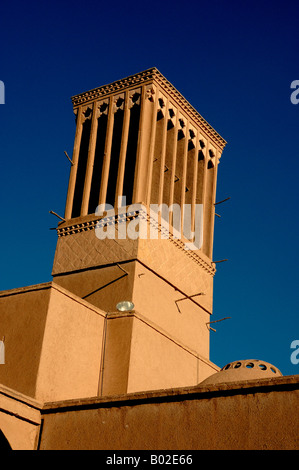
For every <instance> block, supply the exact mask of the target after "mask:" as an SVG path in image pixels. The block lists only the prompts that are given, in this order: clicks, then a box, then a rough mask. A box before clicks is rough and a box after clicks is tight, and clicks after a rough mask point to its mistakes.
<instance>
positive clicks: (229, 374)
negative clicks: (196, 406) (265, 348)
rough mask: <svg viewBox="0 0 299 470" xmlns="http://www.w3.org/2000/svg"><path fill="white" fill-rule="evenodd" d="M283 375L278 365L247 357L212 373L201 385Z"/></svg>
mask: <svg viewBox="0 0 299 470" xmlns="http://www.w3.org/2000/svg"><path fill="white" fill-rule="evenodd" d="M278 376H282V373H281V372H280V370H278V369H277V367H275V366H273V365H272V364H269V363H268V362H265V361H260V360H258V359H247V360H241V361H235V362H230V363H229V364H226V366H224V367H222V369H221V370H220V371H219V372H216V374H213V375H211V376H210V377H208V378H207V379H205V380H204V381H203V382H200V385H214V384H219V383H225V382H238V381H241V380H255V379H265V378H273V377H278Z"/></svg>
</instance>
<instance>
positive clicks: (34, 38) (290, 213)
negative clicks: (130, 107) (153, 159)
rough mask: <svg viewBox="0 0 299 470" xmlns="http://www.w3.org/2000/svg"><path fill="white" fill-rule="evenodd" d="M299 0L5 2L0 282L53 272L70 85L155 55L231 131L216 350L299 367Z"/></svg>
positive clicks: (222, 359)
mask: <svg viewBox="0 0 299 470" xmlns="http://www.w3.org/2000/svg"><path fill="white" fill-rule="evenodd" d="M298 16H299V4H298V1H287V2H285V1H281V0H280V1H276V2H273V1H250V2H248V1H242V2H240V1H234V0H226V1H225V0H222V1H220V0H217V1H215V0H214V1H213V0H210V1H209V2H206V1H201V0H196V1H193V0H192V1H189V2H178V1H176V0H175V1H162V0H160V1H159V2H157V1H156V0H152V1H150V2H102V1H91V0H85V1H78V0H73V1H65V0H60V1H55V0H54V1H53V0H52V1H51V2H50V1H39V2H37V1H36V2H34V1H28V2H25V1H12V2H2V4H1V7H0V39H1V42H0V80H2V81H3V82H4V83H5V87H6V104H5V105H0V152H1V185H0V197H1V232H0V240H1V248H0V250H1V268H2V269H1V278H0V289H1V290H4V289H11V288H14V287H21V286H26V285H30V284H37V283H40V282H46V281H49V280H51V268H52V262H53V256H54V251H55V246H56V232H55V231H51V230H49V228H50V227H54V226H56V224H57V219H56V218H55V217H54V216H52V215H50V214H49V210H53V211H55V212H57V213H58V214H61V215H63V213H64V206H65V197H66V189H67V183H68V176H69V163H68V161H67V159H66V157H65V155H64V153H63V152H64V150H66V151H67V152H68V153H69V154H70V155H71V153H72V146H73V138H74V130H75V127H74V116H73V112H72V106H71V101H70V97H71V96H72V95H75V94H77V93H81V92H83V91H87V90H89V89H92V88H95V87H97V86H100V85H103V84H106V83H110V82H111V81H114V80H117V79H119V78H123V77H126V76H128V75H131V74H134V73H137V72H140V71H142V70H145V69H147V68H150V67H154V66H155V67H157V68H158V69H159V70H160V72H161V73H162V74H163V75H165V76H166V78H167V79H168V80H169V81H170V82H172V83H173V85H174V86H175V87H176V88H177V89H178V90H179V91H180V92H181V93H182V94H183V95H184V96H185V97H186V99H187V100H188V101H189V102H191V104H192V105H193V106H194V107H195V108H196V109H197V110H198V112H199V113H200V114H201V115H202V116H203V117H204V118H205V119H206V120H207V121H208V122H209V123H210V124H211V125H212V126H213V127H214V128H215V129H216V130H217V131H218V132H219V133H220V134H221V135H222V136H223V137H224V138H225V139H226V140H227V142H228V145H227V147H226V148H225V150H224V153H223V156H222V159H221V163H220V166H219V177H218V189H217V200H221V199H224V198H226V197H228V196H230V197H231V200H230V201H229V202H226V203H224V204H222V205H221V206H218V207H217V212H218V213H220V215H221V216H222V217H221V219H220V218H216V221H215V245H214V246H215V249H214V259H215V260H219V259H223V258H228V261H227V262H225V263H221V264H218V269H217V273H216V276H215V289H214V315H213V320H217V319H220V318H223V317H226V316H230V317H232V318H231V319H230V320H226V321H224V322H221V323H217V324H216V325H215V327H216V329H217V332H216V333H214V332H212V333H211V360H212V361H214V362H215V363H216V364H218V365H219V366H223V365H225V364H226V363H227V362H229V361H232V360H237V359H247V358H253V359H254V358H257V359H263V360H265V361H268V362H271V363H273V364H274V365H276V366H277V367H278V368H280V369H281V371H282V373H283V374H285V375H290V374H297V373H298V372H299V365H293V364H292V363H291V361H290V355H291V352H292V350H291V349H290V344H291V342H292V341H293V340H295V339H299V328H298V327H299V322H298V228H299V222H298V212H297V206H298V170H299V162H298V157H299V155H298V154H299V146H298V133H299V104H298V105H293V104H292V103H291V101H290V94H291V89H290V84H291V82H292V81H293V80H299V67H298V65H299V62H298V51H299V34H298V31H299V28H298Z"/></svg>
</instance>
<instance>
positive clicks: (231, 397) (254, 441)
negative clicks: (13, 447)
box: [40, 376, 299, 450]
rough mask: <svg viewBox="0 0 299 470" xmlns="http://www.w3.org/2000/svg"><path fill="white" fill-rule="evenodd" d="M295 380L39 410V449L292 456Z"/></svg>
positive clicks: (298, 429) (298, 427) (296, 430)
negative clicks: (284, 452) (231, 451)
mask: <svg viewBox="0 0 299 470" xmlns="http://www.w3.org/2000/svg"><path fill="white" fill-rule="evenodd" d="M298 389H299V377H298V376H289V377H279V378H275V379H262V380H258V381H247V382H239V383H234V384H222V385H218V386H210V387H200V386H197V387H193V388H184V389H176V390H165V391H160V392H153V393H140V394H132V395H127V396H125V395H124V396H121V397H112V398H110V399H109V400H108V399H98V400H81V401H71V402H61V403H53V404H47V405H45V406H44V409H43V411H42V418H43V420H44V424H43V428H42V435H41V441H40V449H45V450H46V449H48V450H50V449H73V450H75V449H85V450H88V449H109V450H122V449H124V450H141V449H142V450H146V449H152V450H163V449H164V450H178V449H183V450H196V449H242V450H246V449H248V450H253V449H298V447H299V437H298V436H299V424H298V419H297V415H296V410H297V408H298V398H299V390H298Z"/></svg>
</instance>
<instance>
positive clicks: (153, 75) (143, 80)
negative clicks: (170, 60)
mask: <svg viewBox="0 0 299 470" xmlns="http://www.w3.org/2000/svg"><path fill="white" fill-rule="evenodd" d="M150 83H156V84H157V85H158V86H159V87H160V88H161V89H162V90H163V91H164V92H165V93H167V94H168V95H169V96H170V97H171V99H172V100H173V101H174V102H175V103H176V104H177V105H178V106H179V107H180V108H181V109H182V110H183V111H185V112H186V114H187V115H188V116H189V117H190V118H191V119H192V120H193V121H194V123H195V124H197V125H198V126H199V127H201V128H202V129H203V130H204V131H205V132H206V134H207V135H208V136H209V137H210V138H211V139H212V140H213V141H214V142H215V143H217V144H218V146H219V149H220V150H221V151H222V150H223V149H224V147H225V145H226V143H227V142H226V141H225V140H224V139H223V137H221V136H220V135H219V134H218V132H217V131H216V130H215V129H214V128H213V127H212V126H211V125H210V124H209V123H208V122H207V121H206V120H205V119H204V118H203V117H202V116H201V115H200V114H199V113H198V111H196V109H195V108H194V107H193V106H192V105H191V104H190V103H189V102H188V101H187V100H186V98H184V96H183V95H182V94H181V93H180V92H179V91H178V90H177V89H176V88H175V87H174V86H173V85H172V84H171V83H170V82H169V81H168V80H167V79H166V78H165V77H164V75H162V74H161V72H159V70H158V69H157V68H156V67H153V68H150V69H147V70H145V71H143V72H140V73H137V74H135V75H130V76H129V77H126V78H123V79H121V80H116V81H114V82H112V83H110V84H109V85H103V86H100V87H98V88H94V89H92V90H89V91H86V92H84V93H80V94H78V95H74V96H73V97H72V98H71V100H72V103H73V107H74V110H76V109H77V108H78V107H79V106H82V105H86V104H88V103H92V102H93V101H96V100H98V99H101V98H103V97H107V96H109V95H110V94H114V93H117V92H119V91H122V90H125V89H129V88H132V87H136V86H141V85H146V84H150Z"/></svg>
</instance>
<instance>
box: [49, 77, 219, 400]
mask: <svg viewBox="0 0 299 470" xmlns="http://www.w3.org/2000/svg"><path fill="white" fill-rule="evenodd" d="M72 102H73V107H74V112H75V115H76V134H75V142H74V150H73V156H72V166H71V169H70V179H69V187H68V193H67V201H66V209H65V217H64V218H65V220H64V221H63V222H61V223H59V225H58V228H57V233H58V242H57V249H56V253H55V259H54V265H53V272H52V274H53V280H54V282H55V284H59V285H60V286H62V287H63V288H64V289H67V290H68V291H70V292H71V293H72V294H75V295H76V296H78V297H80V298H81V299H83V300H84V301H87V302H88V303H90V304H92V305H94V306H95V307H97V308H99V309H101V310H103V311H104V312H106V313H105V325H104V330H103V346H102V365H101V373H100V386H99V390H100V393H102V394H111V393H126V392H130V391H137V390H148V389H159V388H168V387H176V386H185V385H193V384H197V383H199V382H200V381H201V380H203V379H204V378H206V377H207V376H209V375H211V374H212V373H214V372H215V371H216V370H218V368H217V366H215V365H214V364H212V363H211V362H210V361H209V329H208V327H207V323H208V322H209V321H211V318H210V315H211V314H212V299H213V276H214V274H215V265H214V263H213V262H212V253H213V232H214V215H215V211H214V203H215V194H216V179H217V167H218V163H219V159H220V157H221V153H222V151H223V148H224V146H225V141H224V140H223V139H222V137H220V136H219V134H218V133H217V132H216V131H215V130H214V129H213V128H212V127H211V126H210V125H209V124H208V123H207V122H206V121H205V120H204V119H203V118H202V117H201V116H200V115H199V114H198V112H197V111H196V110H195V109H194V108H193V107H192V106H191V105H190V104H189V103H188V102H187V101H186V100H185V98H184V97H183V96H182V95H181V94H180V93H179V92H178V91H177V90H176V89H175V88H174V87H173V86H172V85H171V83H170V82H169V81H168V80H166V78H165V77H164V76H163V75H162V74H161V73H160V72H159V71H158V70H157V69H156V68H152V69H149V70H146V71H145V72H142V73H139V74H136V75H133V76H130V77H127V78H125V79H122V80H119V81H116V82H114V83H111V84H109V85H106V86H102V87H99V88H96V89H94V90H91V91H88V92H86V93H82V94H80V95H77V96H74V97H73V98H72ZM124 196H125V199H124ZM99 204H100V205H101V204H102V205H103V204H110V205H111V206H113V207H114V208H115V217H114V218H112V219H109V220H107V218H105V217H104V216H103V214H100V215H97V214H96V208H97V206H98V205H99ZM131 204H142V205H143V207H146V208H149V207H150V206H151V205H152V204H165V205H166V206H167V207H170V206H171V205H172V204H178V205H179V207H182V208H183V207H184V205H189V207H191V219H192V227H193V228H194V227H195V223H196V218H195V217H196V210H195V207H196V205H198V204H201V205H202V207H203V243H202V246H201V248H200V249H198V250H186V249H185V243H184V240H183V239H177V238H175V236H173V234H172V230H170V235H169V236H168V237H167V238H164V239H163V238H161V237H159V239H151V238H149V237H147V238H140V237H136V238H135V239H134V238H132V237H128V236H126V237H123V236H119V234H120V232H121V230H122V229H123V228H124V227H126V228H128V226H129V224H130V223H132V221H133V220H134V218H135V217H136V214H137V213H136V211H134V210H132V206H131V207H129V206H130V205H131ZM109 214H110V213H109V212H108V216H109ZM140 214H141V213H139V215H140ZM104 215H105V214H104ZM141 216H142V217H144V219H145V220H146V223H147V224H149V217H148V213H143V214H141ZM171 221H172V218H171V213H170V222H171ZM107 224H108V226H109V224H113V226H114V228H115V233H116V235H115V237H114V238H108V237H106V238H104V239H99V238H98V237H97V236H96V228H97V227H101V228H103V226H106V225H107ZM157 227H158V230H159V233H162V232H163V230H162V228H161V225H160V224H159V221H158V224H157ZM161 230H162V232H161ZM122 233H123V231H122ZM126 233H127V232H126ZM123 300H129V301H131V302H133V304H134V310H133V311H130V312H124V313H121V312H118V311H117V310H116V305H117V303H118V302H120V301H123Z"/></svg>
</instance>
